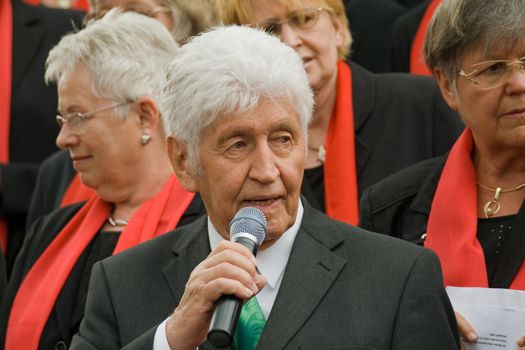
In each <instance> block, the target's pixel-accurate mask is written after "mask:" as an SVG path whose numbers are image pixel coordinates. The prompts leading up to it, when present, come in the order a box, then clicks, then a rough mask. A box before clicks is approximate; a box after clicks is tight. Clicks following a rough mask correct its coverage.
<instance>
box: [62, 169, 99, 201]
mask: <svg viewBox="0 0 525 350" xmlns="http://www.w3.org/2000/svg"><path fill="white" fill-rule="evenodd" d="M94 193H95V190H93V189H91V188H89V187H87V186H86V185H84V184H83V183H82V182H81V181H80V176H79V175H78V173H77V174H75V177H73V180H71V183H70V184H69V186H68V188H67V190H66V192H65V193H64V197H62V201H61V202H60V208H63V207H65V206H67V205H70V204H73V203H78V202H82V201H85V200H87V199H89V198H90V197H91V196H92V195H93V194H94Z"/></svg>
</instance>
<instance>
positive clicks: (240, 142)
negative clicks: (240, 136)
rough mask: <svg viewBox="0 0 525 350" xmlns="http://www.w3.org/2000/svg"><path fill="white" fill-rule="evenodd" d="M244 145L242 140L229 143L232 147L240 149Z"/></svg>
mask: <svg viewBox="0 0 525 350" xmlns="http://www.w3.org/2000/svg"><path fill="white" fill-rule="evenodd" d="M245 146H246V143H245V142H244V141H237V142H235V143H234V144H233V145H231V148H232V149H242V148H244V147H245Z"/></svg>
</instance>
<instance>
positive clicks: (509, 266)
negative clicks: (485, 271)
mask: <svg viewBox="0 0 525 350" xmlns="http://www.w3.org/2000/svg"><path fill="white" fill-rule="evenodd" d="M445 160H446V157H445V156H443V157H439V158H435V159H430V160H427V161H424V162H421V163H418V164H415V165H413V166H411V167H409V168H407V169H404V170H402V171H400V172H399V173H397V174H395V175H392V176H390V177H388V178H386V179H385V180H383V181H381V182H379V183H378V184H376V185H374V186H372V187H370V188H369V189H367V190H366V191H365V193H364V194H363V197H362V199H361V206H360V209H361V210H360V220H359V226H361V227H363V228H365V229H367V230H374V231H376V232H381V233H385V234H388V235H390V236H393V237H397V238H401V239H403V240H406V241H409V242H413V243H416V244H419V245H422V244H423V243H424V240H425V237H426V231H427V223H428V217H429V214H430V208H431V206H432V200H433V199H434V194H435V192H436V188H437V184H438V182H439V178H440V176H441V172H442V170H443V166H444V165H445ZM451 205H454V204H453V203H451ZM457 210H461V208H457ZM512 230H513V232H516V233H518V234H513V235H509V237H508V239H506V241H505V244H504V246H503V251H502V259H501V260H500V261H499V262H498V265H497V266H496V270H495V272H494V276H493V279H492V280H491V281H490V286H491V287H495V288H508V287H509V286H510V284H511V283H512V280H513V279H514V276H516V274H517V273H518V271H519V268H520V266H521V264H522V263H523V261H524V260H525V235H523V234H521V233H523V232H525V203H524V204H523V205H522V207H521V209H520V211H519V212H518V215H517V217H516V220H515V222H514V224H513V225H512Z"/></svg>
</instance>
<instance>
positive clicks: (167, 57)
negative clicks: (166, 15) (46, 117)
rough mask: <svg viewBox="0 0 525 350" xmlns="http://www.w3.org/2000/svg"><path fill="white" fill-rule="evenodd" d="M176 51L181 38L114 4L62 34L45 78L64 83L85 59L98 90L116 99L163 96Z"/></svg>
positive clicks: (155, 22) (98, 93)
mask: <svg viewBox="0 0 525 350" xmlns="http://www.w3.org/2000/svg"><path fill="white" fill-rule="evenodd" d="M177 51H178V44H177V43H176V42H175V40H174V39H173V37H172V36H171V34H170V33H169V31H168V30H167V29H166V28H165V27H164V26H163V25H162V24H161V23H160V22H159V21H157V20H154V19H151V18H148V17H146V16H143V15H140V14H136V13H132V12H126V13H121V12H120V11H119V10H117V9H113V10H111V11H109V12H108V13H107V14H106V15H105V16H104V17H102V18H101V19H99V20H96V21H93V22H90V23H89V24H88V25H87V27H86V28H84V29H82V30H80V31H78V32H76V33H73V34H69V35H66V36H64V37H63V38H62V40H60V42H59V43H58V44H57V45H56V46H55V47H54V48H53V49H52V50H51V51H50V52H49V56H48V58H47V62H46V73H45V78H46V81H47V82H56V83H59V82H60V81H61V80H63V79H67V77H68V76H69V75H70V74H74V70H75V68H76V67H77V66H78V65H79V64H84V65H85V66H86V67H87V68H88V69H89V72H90V73H91V79H92V86H91V90H92V92H93V94H94V95H95V96H97V97H99V98H107V99H110V100H113V101H115V102H126V101H133V100H136V99H138V98H140V97H144V96H149V97H151V98H153V99H154V100H155V101H158V99H159V97H160V94H161V92H162V88H163V86H164V85H165V83H166V75H165V68H166V67H167V65H168V63H169V62H170V61H171V59H172V58H173V57H174V56H175V54H176V53H177ZM123 113H124V111H123V110H121V113H120V114H121V115H122V114H123Z"/></svg>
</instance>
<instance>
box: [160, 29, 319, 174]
mask: <svg viewBox="0 0 525 350" xmlns="http://www.w3.org/2000/svg"><path fill="white" fill-rule="evenodd" d="M167 78H168V83H167V85H166V87H165V88H164V92H163V96H162V97H161V99H160V109H161V112H162V116H163V118H164V125H165V127H166V131H167V133H168V134H171V135H173V136H174V137H175V138H176V139H177V140H179V141H180V142H182V143H183V144H184V145H185V146H186V148H187V150H188V155H189V160H190V164H191V166H192V167H193V169H194V170H198V169H199V164H198V159H197V153H198V146H199V141H200V136H201V134H202V131H203V130H204V129H205V128H206V127H208V126H209V125H210V124H211V123H213V122H214V121H215V120H216V119H217V118H218V117H220V116H223V115H233V114H239V113H247V112H249V111H252V110H254V109H255V108H256V107H257V106H258V104H259V102H260V100H261V98H268V99H270V100H272V101H274V102H275V103H276V104H277V105H283V103H284V104H288V105H289V106H290V107H292V108H293V110H294V111H295V112H296V113H297V116H298V117H299V122H300V124H301V127H302V130H303V132H304V135H305V139H306V135H307V128H308V123H309V121H310V118H311V115H312V106H313V101H314V100H313V94H312V91H311V89H310V87H309V84H308V77H307V75H306V72H305V70H304V68H303V62H302V60H301V58H300V57H299V56H298V55H297V54H296V53H295V51H294V50H293V49H292V48H290V47H288V46H287V45H285V44H283V43H282V42H280V41H279V39H278V38H276V37H274V36H271V35H268V34H266V33H265V32H263V31H261V30H257V29H253V28H248V27H242V26H226V27H216V28H213V29H212V30H210V31H208V32H205V33H203V34H201V35H199V36H196V37H194V38H192V39H191V40H190V41H189V42H188V43H187V44H186V45H184V46H183V47H182V48H181V50H180V51H179V52H178V54H177V55H176V57H175V59H174V60H173V61H172V62H171V63H170V65H169V67H168V77H167Z"/></svg>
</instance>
